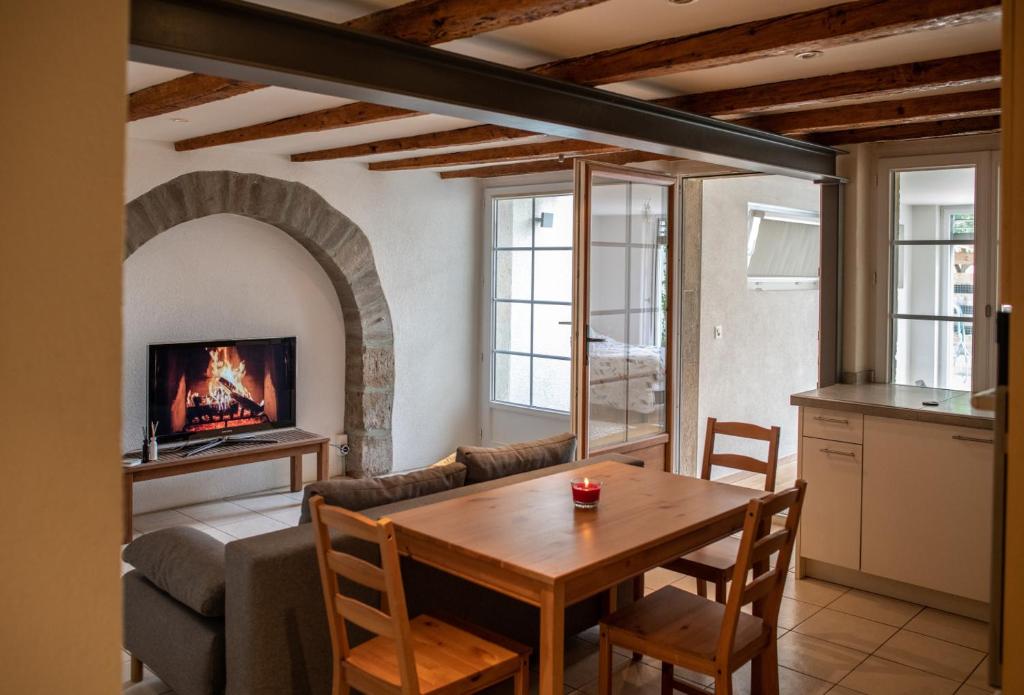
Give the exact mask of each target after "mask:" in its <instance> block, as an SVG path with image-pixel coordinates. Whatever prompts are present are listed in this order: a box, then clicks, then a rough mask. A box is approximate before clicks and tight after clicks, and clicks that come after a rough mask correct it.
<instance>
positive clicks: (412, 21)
mask: <svg viewBox="0 0 1024 695" xmlns="http://www.w3.org/2000/svg"><path fill="white" fill-rule="evenodd" d="M602 2H606V0H413V1H412V2H407V3H405V4H404V5H399V6H397V7H392V8H389V9H385V10H380V11H378V12H374V13H373V14H370V15H366V16H365V17H359V18H358V19H353V20H352V21H350V22H346V23H345V24H344V25H343V26H345V27H347V28H349V29H357V30H359V31H365V32H367V33H370V34H380V35H381V36H392V37H394V38H396V39H403V40H405V41H412V42H413V43H422V44H426V45H428V46H432V45H434V44H438V43H445V42H447V41H455V40H456V39H464V38H467V37H470V36H476V35H477V34H484V33H486V32H489V31H496V30H498V29H504V28H505V27H514V26H518V25H520V24H527V23H529V22H536V21H537V20H538V19H544V18H545V17H554V16H557V15H560V14H564V13H566V12H572V11H573V10H579V9H583V8H584V7H590V6H591V5H597V4H600V3H602Z"/></svg>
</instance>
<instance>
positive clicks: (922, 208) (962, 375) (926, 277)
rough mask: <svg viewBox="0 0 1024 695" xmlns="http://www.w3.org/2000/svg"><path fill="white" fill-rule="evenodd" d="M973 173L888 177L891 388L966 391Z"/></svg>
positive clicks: (971, 330) (971, 338) (955, 170)
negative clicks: (905, 386) (890, 219)
mask: <svg viewBox="0 0 1024 695" xmlns="http://www.w3.org/2000/svg"><path fill="white" fill-rule="evenodd" d="M975 174H976V170H975V167H973V166H965V167H948V168H936V169H915V170H903V171H900V170H895V171H892V173H891V179H890V184H891V186H892V197H891V200H892V211H891V215H892V223H891V225H890V228H891V230H892V232H891V233H890V240H889V241H890V253H889V257H890V264H891V268H890V271H891V283H892V288H893V289H892V292H891V297H890V302H891V305H890V311H889V317H890V321H891V322H892V323H891V336H892V338H891V354H890V359H891V369H892V381H893V383H897V384H908V385H917V386H929V387H934V388H948V389H957V390H965V391H966V390H970V389H971V388H972V371H973V367H974V361H975V360H974V357H975V355H974V352H975V350H974V346H975V321H974V314H975V311H974V305H975V269H976V267H977V266H978V260H979V258H978V255H977V253H976V238H975V208H974V202H975V201H974V198H975ZM982 276H983V277H986V276H987V273H983V274H982Z"/></svg>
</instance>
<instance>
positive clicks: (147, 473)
mask: <svg viewBox="0 0 1024 695" xmlns="http://www.w3.org/2000/svg"><path fill="white" fill-rule="evenodd" d="M253 437H254V438H263V439H276V440H277V441H276V442H274V443H273V444H252V443H247V442H246V441H245V440H239V441H237V442H231V443H229V444H224V445H222V446H219V447H217V448H215V449H211V450H209V451H205V452H203V453H201V454H196V455H195V456H185V453H186V452H187V451H188V447H186V448H185V449H174V450H167V451H163V450H162V451H161V452H160V458H158V459H157V460H156V461H150V462H148V463H139V464H134V465H131V464H127V463H124V462H122V464H121V473H122V478H121V479H122V488H123V508H124V541H123V542H125V543H128V542H129V541H131V539H132V485H133V484H135V483H137V482H140V481H143V480H156V479H157V478H169V477H172V476H175V475H186V474H188V473H198V472H200V471H210V470H213V469H215V468H227V467H229V466H244V465H245V464H247V463H257V462H259V461H270V460H272V459H278V458H285V457H288V458H290V459H291V489H292V492H298V491H299V490H301V489H302V455H303V454H316V479H317V480H326V479H327V475H328V473H327V464H328V461H330V456H329V451H328V448H327V447H328V445H329V443H330V440H329V439H328V438H327V437H323V436H321V435H319V434H312V433H311V432H305V431H303V430H280V431H270V432H260V433H256V434H254V435H253ZM141 455H142V454H141V452H138V451H134V452H129V453H127V454H125V456H124V458H125V459H129V458H136V459H137V458H141Z"/></svg>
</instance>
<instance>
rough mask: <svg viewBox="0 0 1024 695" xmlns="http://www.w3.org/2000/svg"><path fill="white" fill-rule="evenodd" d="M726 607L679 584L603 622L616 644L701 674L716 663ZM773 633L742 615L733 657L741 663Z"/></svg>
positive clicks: (762, 623) (666, 588) (645, 598)
mask: <svg viewBox="0 0 1024 695" xmlns="http://www.w3.org/2000/svg"><path fill="white" fill-rule="evenodd" d="M724 615H725V606H724V605H722V604H721V603H716V602H715V601H710V600H708V599H706V598H703V597H701V596H697V595H695V594H691V593H689V592H687V591H683V590H682V589H678V588H676V587H674V586H666V587H665V588H663V589H659V590H658V591H655V592H654V593H653V594H650V595H649V596H646V597H644V598H643V599H641V600H640V601H638V602H636V603H634V604H632V605H630V606H628V607H626V608H624V609H622V610H620V611H617V612H615V613H613V614H612V615H610V616H608V617H607V618H605V619H604V620H602V621H601V624H602V626H605V627H606V628H607V630H608V633H609V637H610V639H611V641H612V643H613V644H617V645H620V646H622V647H624V648H626V649H635V650H636V651H639V652H642V653H644V654H646V655H648V656H650V657H653V658H655V659H660V660H661V661H668V662H670V663H673V664H677V665H679V666H685V667H688V668H695V669H696V670H700V666H701V664H702V663H710V662H714V660H715V652H716V650H717V648H718V636H719V633H720V632H721V629H722V621H723V618H724ZM768 638H769V634H768V629H767V628H766V627H765V624H764V622H763V621H762V620H761V619H760V618H757V617H755V616H753V615H749V614H747V613H742V612H741V613H740V617H739V622H738V624H737V626H736V640H735V642H734V644H733V654H734V655H736V656H737V657H738V658H737V661H738V663H743V661H744V660H745V659H747V658H749V655H751V654H753V653H755V652H757V651H758V650H759V649H761V648H762V647H763V646H764V645H766V644H767V643H768Z"/></svg>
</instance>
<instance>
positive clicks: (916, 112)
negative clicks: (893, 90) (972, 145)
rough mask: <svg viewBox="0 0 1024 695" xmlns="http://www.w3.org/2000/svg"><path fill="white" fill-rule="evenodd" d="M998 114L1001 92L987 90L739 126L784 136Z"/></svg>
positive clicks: (800, 113)
mask: <svg viewBox="0 0 1024 695" xmlns="http://www.w3.org/2000/svg"><path fill="white" fill-rule="evenodd" d="M998 113H999V90H998V89H984V90H979V91H975V92H957V93H956V94H936V95H933V96H928V97H918V98H917V99H896V100H892V101H876V102H867V103H862V104H849V105H846V106H838V107H834V108H830V109H809V110H806V111H792V112H787V113H777V114H771V115H767V116H757V117H755V118H745V119H742V120H740V121H737V123H739V124H741V125H745V126H749V127H751V128H757V129H758V130H767V131H770V132H772V133H779V134H782V135H804V134H806V133H816V132H821V131H830V130H852V129H855V128H877V127H882V126H897V125H906V124H908V123H915V122H918V121H938V120H943V119H951V118H967V117H974V116H992V115H995V114H998Z"/></svg>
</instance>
